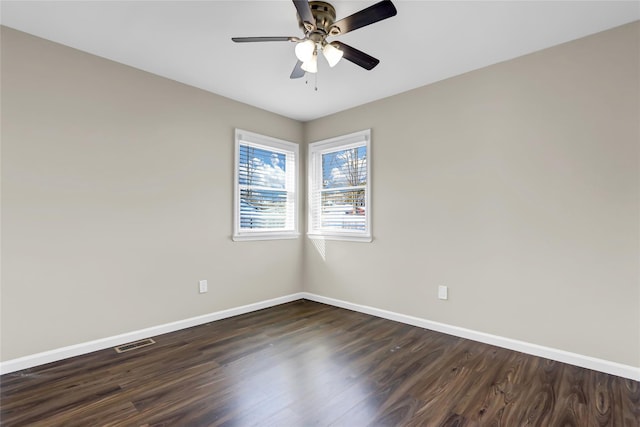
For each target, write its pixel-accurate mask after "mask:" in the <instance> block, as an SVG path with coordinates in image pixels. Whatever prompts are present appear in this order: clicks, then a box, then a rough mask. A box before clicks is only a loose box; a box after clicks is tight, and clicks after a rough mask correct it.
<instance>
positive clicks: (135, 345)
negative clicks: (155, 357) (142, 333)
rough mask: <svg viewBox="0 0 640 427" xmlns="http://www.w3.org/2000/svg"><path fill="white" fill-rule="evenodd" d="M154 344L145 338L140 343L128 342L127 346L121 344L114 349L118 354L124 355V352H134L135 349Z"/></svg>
mask: <svg viewBox="0 0 640 427" xmlns="http://www.w3.org/2000/svg"><path fill="white" fill-rule="evenodd" d="M155 343H156V342H155V341H154V340H152V339H151V338H147V339H144V340H140V341H135V342H130V343H128V344H122V345H119V346H117V347H114V348H115V350H116V351H117V352H118V353H124V352H125V351H131V350H135V349H136V348H140V347H146V346H148V345H151V344H155Z"/></svg>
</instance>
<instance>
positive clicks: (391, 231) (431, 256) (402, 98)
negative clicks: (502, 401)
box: [0, 23, 640, 366]
mask: <svg viewBox="0 0 640 427" xmlns="http://www.w3.org/2000/svg"><path fill="white" fill-rule="evenodd" d="M639 31H640V30H639V26H638V24H637V23H636V24H632V25H627V26H624V27H621V28H618V29H614V30H612V31H608V32H605V33H602V34H598V35H595V36H592V37H589V38H586V39H582V40H578V41H576V42H572V43H569V44H566V45H562V46H558V47H555V48H552V49H549V50H545V51H542V52H538V53H536V54H533V55H529V56H526V57H523V58H519V59H516V60H514V61H509V62H506V63H502V64H498V65H495V66H492V67H488V68H485V69H482V70H478V71H474V72H472V73H469V74H466V75H463V76H459V77H456V78H452V79H449V80H446V81H443V82H440V83H437V84H433V85H430V86H426V87H423V88H420V89H417V90H414V91H411V92H408V93H405V94H401V95H398V96H395V97H392V98H388V99H385V100H382V101H378V102H375V103H372V104H368V105H365V106H362V107H359V108H355V109H352V110H349V111H345V112H343V113H340V114H336V115H333V116H329V117H326V118H323V119H319V120H315V121H312V122H308V123H305V124H301V123H298V122H295V121H292V120H289V119H286V118H283V117H280V116H277V115H274V114H271V113H268V112H265V111H262V110H258V109H255V108H252V107H249V106H246V105H243V104H240V103H237V102H234V101H231V100H228V99H225V98H222V97H219V96H216V95H213V94H210V93H207V92H204V91H201V90H198V89H194V88H192V87H188V86H184V85H181V84H178V83H176V82H172V81H168V80H166V79H163V78H160V77H156V76H153V75H150V74H147V73H144V72H142V71H138V70H135V69H132V68H129V67H126V66H123V65H120V64H116V63H113V62H110V61H107V60H104V59H100V58H97V57H94V56H90V55H87V54H84V53H81V52H78V51H75V50H72V49H69V48H66V47H63V46H60V45H57V44H54V43H50V42H47V41H44V40H41V39H37V38H34V37H31V36H28V35H25V34H23V33H19V32H16V31H12V30H8V29H6V28H3V29H2V58H1V59H2V81H1V83H2V97H1V101H2V134H1V137H2V232H3V234H2V267H3V268H2V285H1V286H2V289H1V295H2V297H1V304H2V305H1V319H0V320H1V323H2V325H1V333H2V336H1V340H2V354H1V360H9V359H13V358H16V357H20V356H24V355H29V354H33V353H37V352H41V351H45V350H49V349H54V348H59V347H62V346H66V345H71V344H77V343H82V342H86V341H89V340H92V339H97V338H103V337H108V336H112V335H115V334H119V333H124V332H130V331H133V330H137V329H141V328H144V327H149V326H155V325H159V324H163V323H166V322H170V321H174V320H181V319H185V318H188V317H192V316H197V315H200V314H205V313H210V312H214V311H217V310H221V309H225V308H230V307H236V306H239V305H243V304H248V303H252V302H255V301H260V300H264V299H268V298H273V297H278V296H282V295H287V294H290V293H293V292H297V291H300V290H303V289H304V290H307V291H310V292H314V293H317V294H319V295H323V296H327V297H333V298H339V299H343V300H346V301H350V302H353V303H358V304H366V305H370V306H374V307H378V308H381V309H387V310H392V311H396V312H399V313H403V314H407V315H413V316H418V317H423V318H426V319H429V320H433V321H439V322H443V323H447V324H451V325H455V326H461V327H467V328H470V329H474V330H478V331H483V332H487V333H491V334H496V335H500V336H505V337H510V338H514V339H518V340H523V341H527V342H531V343H537V344H541V345H545V346H550V347H554V348H559V349H564V350H567V351H571V352H577V353H581V354H585V355H589V356H593V357H598V358H603V359H607V360H611V361H615V362H620V363H624V364H629V365H633V366H640V289H639V283H640V277H639V274H640V273H639V270H640V266H639V257H640V249H639V242H640V226H639V218H640V212H639V208H640V201H639V197H640V188H639V178H640V177H639V172H640V167H639V145H638V144H639V140H640V130H639V125H638V123H639V119H638V117H639V106H638V103H639V101H638V98H639V95H640V93H639V83H638V81H639V77H638V76H639V74H640V70H639V65H638V63H639V58H638V50H639V46H638V40H639ZM234 127H240V128H244V129H247V130H251V131H254V132H259V133H263V134H266V135H271V136H275V137H279V138H282V139H287V140H291V141H295V142H301V141H307V142H309V141H316V140H319V139H323V138H327V137H331V136H336V135H341V134H345V133H348V132H353V131H357V130H361V129H365V128H372V139H373V142H372V144H373V145H372V151H373V153H372V165H373V177H372V182H373V186H374V187H373V194H372V196H373V212H372V214H373V233H374V237H375V240H374V241H373V242H372V243H349V242H333V241H329V242H326V246H325V247H324V252H325V259H323V258H322V257H321V256H320V254H319V252H318V250H317V249H316V248H315V247H314V245H313V244H312V243H310V242H309V241H308V240H307V239H306V238H305V239H300V240H286V241H273V242H238V243H233V242H231V240H230V234H231V215H232V208H231V203H230V201H231V200H232V194H231V191H232V175H233V170H232V165H233V162H232V149H233V142H232V140H233V129H234ZM304 153H305V147H304V146H303V147H301V154H303V155H304ZM303 158H304V157H303ZM303 182H304V181H303ZM302 242H304V245H302ZM249 262H252V263H253V265H252V267H251V268H247V263H249ZM199 279H208V280H209V287H210V292H209V293H208V294H204V295H200V294H198V293H197V281H198V280H199ZM440 284H444V285H448V286H449V287H450V299H449V301H446V302H445V301H439V300H437V298H436V288H437V285H440Z"/></svg>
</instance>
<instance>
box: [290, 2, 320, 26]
mask: <svg viewBox="0 0 640 427" xmlns="http://www.w3.org/2000/svg"><path fill="white" fill-rule="evenodd" d="M293 4H294V6H295V7H296V10H297V11H298V15H300V18H301V19H302V22H308V23H309V24H311V25H313V28H315V27H316V20H315V18H314V17H313V14H312V13H311V6H309V2H308V1H307V0H293Z"/></svg>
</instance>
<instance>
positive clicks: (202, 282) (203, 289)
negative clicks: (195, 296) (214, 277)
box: [199, 280, 209, 294]
mask: <svg viewBox="0 0 640 427" xmlns="http://www.w3.org/2000/svg"><path fill="white" fill-rule="evenodd" d="M199 285H200V293H201V294H204V293H205V292H207V291H208V290H209V285H208V284H207V281H206V280H200V282H199Z"/></svg>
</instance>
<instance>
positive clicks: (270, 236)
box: [232, 129, 300, 241]
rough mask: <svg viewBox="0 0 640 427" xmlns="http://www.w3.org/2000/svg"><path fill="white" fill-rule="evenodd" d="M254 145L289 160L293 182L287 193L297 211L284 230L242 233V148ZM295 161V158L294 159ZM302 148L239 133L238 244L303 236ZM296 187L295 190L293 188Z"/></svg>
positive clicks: (235, 224) (235, 237) (236, 168)
mask: <svg viewBox="0 0 640 427" xmlns="http://www.w3.org/2000/svg"><path fill="white" fill-rule="evenodd" d="M241 145H250V146H253V147H256V148H259V149H265V150H269V151H275V152H278V153H282V154H285V155H286V156H287V160H286V161H287V166H286V168H285V170H286V172H285V173H287V174H289V173H292V174H293V179H288V180H287V184H286V185H287V188H286V190H287V192H288V193H293V196H292V198H293V201H292V203H293V209H291V210H290V211H289V215H292V217H288V218H287V220H286V222H287V225H286V226H285V228H282V229H266V230H265V229H242V228H241V224H240V189H241V188H240V171H239V166H240V146H241ZM291 157H293V158H291ZM299 158H300V156H299V146H298V144H296V143H293V142H289V141H284V140H281V139H277V138H272V137H270V136H265V135H260V134H257V133H253V132H249V131H246V130H242V129H236V130H235V156H234V167H233V169H234V180H233V187H234V191H233V195H234V201H233V235H232V239H233V240H234V241H244V240H275V239H295V238H298V237H299V236H300V232H299V230H298V207H299V205H300V203H299V193H300V192H299V186H298V176H299V172H298V171H299V168H300V166H299V163H300V160H299ZM291 187H293V188H291Z"/></svg>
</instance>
